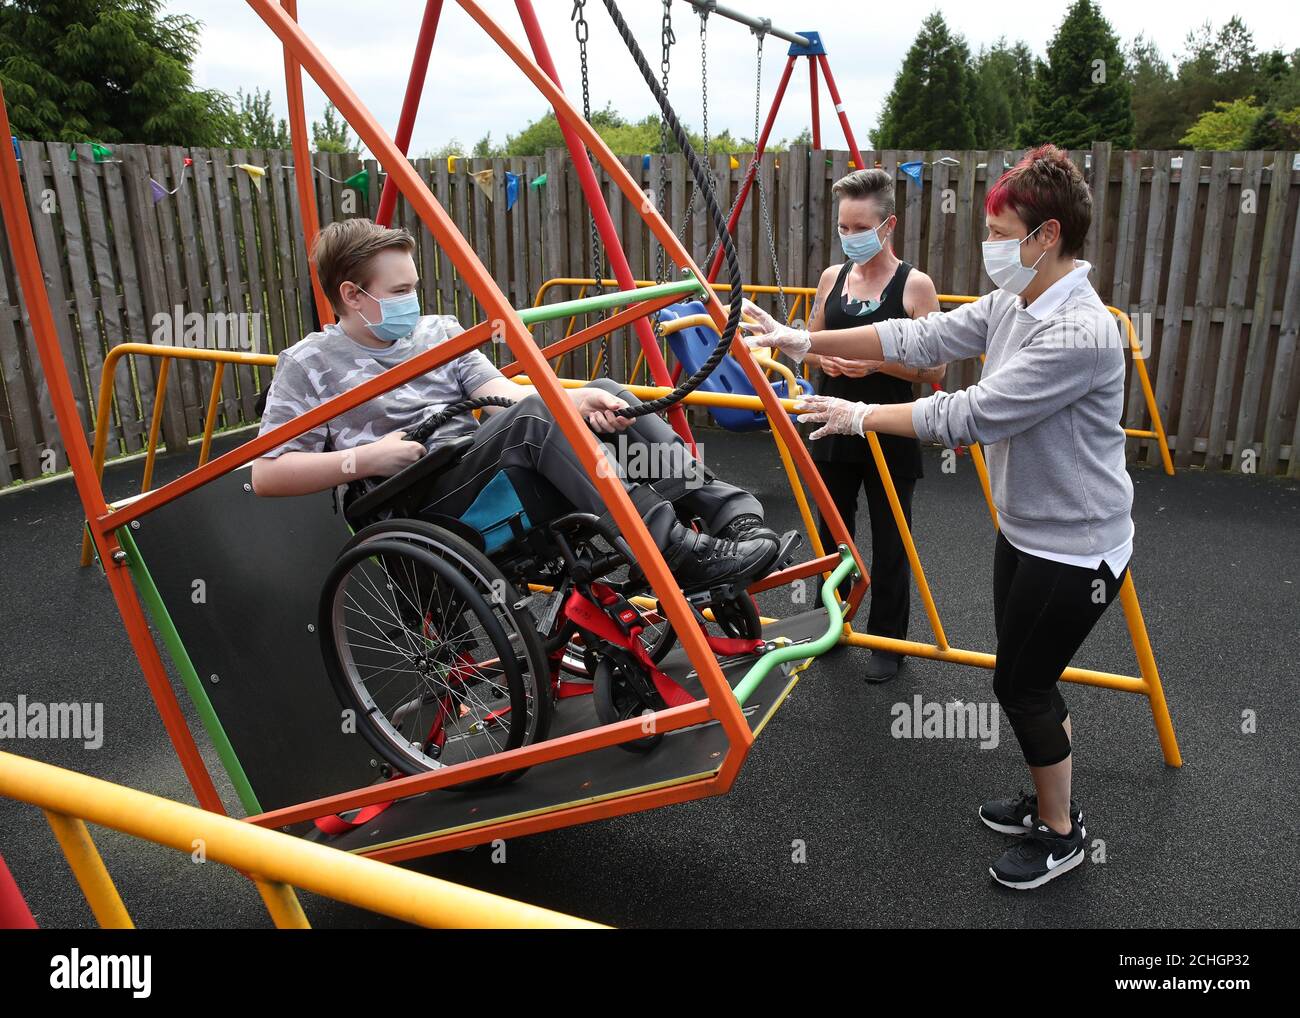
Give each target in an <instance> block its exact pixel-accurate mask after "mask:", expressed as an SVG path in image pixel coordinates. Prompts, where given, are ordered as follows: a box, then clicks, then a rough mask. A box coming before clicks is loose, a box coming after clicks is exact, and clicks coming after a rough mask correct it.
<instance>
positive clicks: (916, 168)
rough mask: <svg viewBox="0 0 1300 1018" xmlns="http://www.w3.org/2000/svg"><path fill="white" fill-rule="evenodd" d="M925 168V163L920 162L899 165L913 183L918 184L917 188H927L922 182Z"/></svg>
mask: <svg viewBox="0 0 1300 1018" xmlns="http://www.w3.org/2000/svg"><path fill="white" fill-rule="evenodd" d="M924 167H925V163H923V162H919V161H918V162H911V163H899V164H898V168H899V169H900V170H902V171H903V172H904V173H905V174H907V176H908V177H910V178H911V179H912V181H913V182H914V183H915V184H916V186H917V187H924V186H925V185H924V184H922V182H921V171H922V169H923V168H924Z"/></svg>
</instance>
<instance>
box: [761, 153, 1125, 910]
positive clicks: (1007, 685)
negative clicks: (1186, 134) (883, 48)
mask: <svg viewBox="0 0 1300 1018" xmlns="http://www.w3.org/2000/svg"><path fill="white" fill-rule="evenodd" d="M1091 220H1092V196H1091V194H1090V193H1089V191H1088V185H1087V183H1086V182H1085V181H1084V179H1083V175H1082V174H1081V173H1080V171H1079V169H1078V167H1077V166H1075V165H1074V163H1072V162H1071V161H1070V159H1069V157H1068V156H1067V155H1066V153H1065V152H1063V151H1061V150H1060V149H1058V148H1056V147H1055V146H1054V145H1043V146H1041V147H1039V148H1037V149H1034V150H1033V151H1031V152H1029V153H1027V154H1026V155H1025V157H1024V158H1023V159H1022V160H1021V161H1020V162H1019V163H1017V164H1016V165H1015V166H1014V167H1013V168H1012V169H1010V170H1008V171H1007V172H1006V173H1005V174H1003V175H1002V177H1001V178H999V179H998V181H997V182H996V183H995V184H993V185H992V186H991V187H990V188H989V191H988V196H987V198H986V199H985V224H986V225H987V227H988V233H989V236H988V239H987V240H986V241H985V242H984V248H983V254H984V268H985V271H986V272H987V273H988V275H989V278H990V279H992V280H993V282H994V284H995V285H996V286H997V287H998V289H996V290H994V291H993V292H991V293H988V294H985V295H984V296H983V297H981V298H980V299H979V300H977V301H975V302H974V303H971V304H964V305H962V306H961V307H959V308H957V309H956V310H954V311H950V312H948V313H946V314H936V315H931V316H929V317H928V318H925V319H922V320H920V321H914V322H910V321H907V320H904V319H895V320H891V321H888V322H881V323H879V324H877V325H868V326H865V327H862V328H857V329H845V330H841V331H838V332H820V333H813V334H812V335H809V333H807V332H804V331H801V330H795V329H790V328H787V327H785V326H781V325H778V324H777V323H776V322H774V321H772V319H771V318H770V317H766V316H764V315H763V313H762V312H761V311H759V310H758V309H756V308H755V309H752V310H751V312H750V313H751V314H752V315H753V316H754V317H755V318H756V319H758V320H759V321H758V323H757V324H756V325H755V326H753V331H755V332H759V333H761V335H760V336H758V338H757V340H756V342H757V343H758V344H759V345H762V346H774V347H779V348H780V349H782V350H785V351H787V352H789V353H790V354H791V355H792V356H796V357H797V356H800V355H802V354H804V353H806V352H808V351H809V350H811V351H812V352H814V353H818V354H824V353H829V354H835V355H838V356H851V357H863V358H883V359H886V360H890V361H898V362H902V363H907V364H915V365H924V364H937V363H940V362H943V361H953V360H960V359H962V358H965V357H975V356H978V355H979V354H982V353H983V354H986V355H987V360H986V362H985V365H984V371H983V375H982V377H981V378H980V380H979V382H977V383H976V384H975V385H972V386H970V387H969V388H967V389H963V390H962V391H960V392H952V393H936V394H935V395H932V396H929V397H927V398H925V399H920V400H917V401H915V402H912V403H902V404H893V405H879V406H873V405H870V404H865V403H861V402H853V401H849V400H844V399H835V398H827V397H820V396H816V397H807V398H806V399H805V401H804V403H805V407H806V410H807V416H806V419H809V420H813V421H818V422H821V423H822V425H823V426H822V428H821V429H820V430H819V431H817V432H815V433H814V434H813V435H812V436H811V437H812V438H813V439H814V440H815V439H818V437H819V436H822V435H831V434H856V435H860V434H863V432H864V429H865V428H871V429H872V430H874V431H877V432H881V433H884V434H891V435H908V436H913V435H914V436H919V437H921V438H925V439H928V440H930V441H938V442H941V443H943V444H944V445H947V446H954V445H957V444H969V443H971V442H981V443H983V444H984V447H985V452H986V455H987V458H988V468H989V480H990V484H991V487H992V495H993V502H994V505H995V507H996V508H997V513H998V523H999V528H1000V529H999V533H998V536H997V539H996V546H995V549H994V561H993V615H994V624H995V627H996V631H997V638H998V639H997V664H996V667H995V669H994V673H993V691H994V693H995V694H996V696H997V698H998V702H999V703H1000V704H1001V707H1002V710H1003V712H1004V713H1005V714H1006V716H1007V718H1008V720H1009V721H1010V722H1011V726H1012V728H1013V730H1014V731H1015V733H1016V739H1017V741H1018V742H1019V743H1020V749H1021V752H1022V753H1023V755H1024V758H1025V763H1026V764H1027V765H1028V767H1029V775H1030V779H1031V781H1032V783H1033V787H1034V791H1033V793H1032V794H1026V793H1025V792H1021V793H1020V794H1019V795H1017V796H1014V797H1010V798H1005V799H992V800H989V801H987V802H985V803H984V804H983V805H982V806H980V807H979V811H978V812H979V817H980V819H981V820H982V821H983V822H984V823H985V824H986V825H987V826H988V827H990V828H992V829H993V830H995V831H998V832H1000V833H1002V834H1009V835H1014V836H1016V837H1018V838H1019V841H1020V843H1019V844H1017V845H1015V846H1013V847H1011V848H1009V849H1007V851H1005V852H1004V853H1003V854H1002V855H1001V857H1000V858H998V859H997V860H996V861H995V862H994V863H993V865H992V866H991V867H990V870H989V872H990V874H991V875H992V876H993V878H994V879H995V880H997V881H998V882H999V883H1001V884H1004V885H1006V886H1008V887H1013V888H1016V889H1028V888H1033V887H1038V886H1040V885H1042V884H1044V883H1046V882H1047V881H1049V880H1053V879H1055V878H1056V877H1058V876H1060V875H1061V874H1063V873H1066V872H1068V871H1069V870H1071V869H1073V868H1074V867H1076V866H1078V865H1079V864H1081V863H1082V862H1084V860H1085V858H1086V855H1085V844H1084V838H1085V836H1086V833H1087V832H1086V831H1085V829H1084V826H1083V813H1082V811H1081V810H1080V808H1079V806H1078V804H1077V803H1075V802H1074V801H1073V800H1072V799H1071V788H1072V769H1071V763H1072V755H1071V754H1072V746H1073V738H1074V733H1073V726H1072V722H1071V719H1070V714H1069V712H1068V711H1067V710H1066V707H1065V701H1064V700H1063V699H1062V697H1061V693H1060V690H1059V689H1058V688H1057V687H1058V680H1059V678H1060V676H1061V672H1062V671H1063V670H1064V669H1065V668H1066V666H1068V665H1069V664H1070V661H1071V659H1072V658H1073V657H1074V655H1075V653H1076V652H1077V651H1078V649H1079V647H1080V646H1082V644H1083V641H1084V639H1085V638H1086V637H1087V635H1088V633H1089V632H1091V631H1092V629H1093V627H1094V626H1095V625H1096V623H1097V621H1098V619H1100V617H1101V615H1102V613H1103V612H1104V611H1105V610H1106V607H1107V606H1108V605H1109V604H1110V603H1111V601H1113V600H1114V599H1115V597H1116V595H1117V594H1118V593H1119V590H1120V585H1121V583H1122V582H1123V578H1124V575H1125V573H1126V572H1127V570H1128V564H1129V559H1130V557H1131V556H1132V552H1133V520H1132V515H1131V509H1132V504H1133V484H1132V481H1131V479H1130V478H1129V476H1128V471H1127V469H1126V466H1125V459H1124V431H1123V426H1122V424H1121V420H1120V417H1121V413H1122V411H1123V406H1124V371H1125V361H1124V356H1125V355H1124V350H1125V345H1126V344H1125V343H1124V338H1123V336H1122V335H1121V334H1120V331H1119V328H1118V326H1117V323H1116V321H1115V318H1114V317H1113V316H1112V315H1111V314H1110V312H1109V311H1107V310H1106V306H1105V304H1103V303H1102V300H1101V298H1100V297H1098V296H1097V292H1096V290H1094V289H1093V287H1092V284H1091V283H1090V282H1089V280H1088V273H1089V271H1090V270H1091V268H1092V267H1091V266H1090V265H1089V264H1088V263H1087V262H1084V261H1078V260H1076V258H1075V256H1076V255H1078V254H1079V253H1080V252H1081V251H1082V250H1083V245H1084V241H1085V239H1086V237H1087V234H1088V227H1089V224H1090V223H1091ZM801 419H804V418H801Z"/></svg>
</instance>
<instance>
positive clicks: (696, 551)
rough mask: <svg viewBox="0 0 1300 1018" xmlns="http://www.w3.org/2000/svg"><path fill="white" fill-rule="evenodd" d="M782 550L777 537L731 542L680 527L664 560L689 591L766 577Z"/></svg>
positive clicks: (670, 540)
mask: <svg viewBox="0 0 1300 1018" xmlns="http://www.w3.org/2000/svg"><path fill="white" fill-rule="evenodd" d="M779 550H780V549H779V546H778V543H777V541H776V539H775V538H764V537H758V538H745V539H744V540H740V541H736V540H727V539H725V538H718V537H711V536H710V535H708V534H701V533H697V532H696V531H693V530H687V529H686V528H685V527H681V526H679V527H677V528H675V529H674V531H673V536H672V537H671V538H670V539H669V547H668V548H666V549H664V557H665V559H666V560H667V562H668V568H669V569H671V570H672V572H673V575H674V576H675V577H676V578H677V582H678V583H680V584H681V586H682V589H683V590H688V589H695V588H699V587H714V586H718V585H720V584H724V583H734V582H736V581H749V580H755V579H758V578H759V577H760V576H766V575H767V572H768V570H769V569H770V568H771V566H772V563H773V562H774V561H775V560H776V556H777V552H778V551H779Z"/></svg>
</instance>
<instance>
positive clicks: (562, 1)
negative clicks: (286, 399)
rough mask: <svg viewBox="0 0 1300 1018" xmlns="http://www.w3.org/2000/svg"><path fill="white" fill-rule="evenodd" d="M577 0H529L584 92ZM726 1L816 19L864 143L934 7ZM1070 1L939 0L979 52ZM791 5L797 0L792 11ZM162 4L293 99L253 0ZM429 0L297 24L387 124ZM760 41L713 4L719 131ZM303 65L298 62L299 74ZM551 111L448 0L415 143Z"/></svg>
mask: <svg viewBox="0 0 1300 1018" xmlns="http://www.w3.org/2000/svg"><path fill="white" fill-rule="evenodd" d="M482 5H483V7H484V8H485V9H486V10H488V11H489V12H491V13H492V14H493V15H494V16H495V17H496V18H497V20H498V22H499V23H500V24H502V25H503V26H504V27H505V28H506V30H507V31H508V32H509V33H510V34H511V36H512V37H514V38H515V39H516V40H518V41H519V42H520V43H521V44H522V43H524V35H523V29H522V27H521V26H520V23H519V17H518V14H517V12H516V9H515V5H514V3H513V2H512V0H483V2H482ZM572 6H573V5H572V0H535V7H536V9H537V12H538V16H539V18H540V19H541V22H542V27H543V29H544V30H545V31H546V33H547V37H548V41H549V44H550V47H551V52H552V55H553V56H554V58H555V62H556V65H557V67H558V68H559V73H560V78H561V83H562V84H563V85H564V87H565V90H566V91H567V92H568V93H569V94H570V96H572V97H574V99H575V101H576V100H577V99H578V98H579V97H580V92H579V87H578V86H579V77H578V50H577V43H576V42H575V41H574V34H573V26H572V24H571V23H570V21H569V14H570V12H571V10H572ZM620 6H621V9H622V10H623V13H624V16H625V17H626V19H627V20H628V22H629V24H630V25H631V27H632V28H633V30H634V31H635V32H636V34H637V38H638V40H639V41H640V43H641V46H642V48H643V49H644V50H645V51H646V54H647V56H648V57H649V58H650V60H651V62H652V64H654V65H656V66H657V64H658V53H659V20H660V16H661V12H662V7H661V4H660V3H658V2H656V0H622V3H621V5H620ZM726 6H730V7H732V8H735V9H738V10H744V11H746V12H748V13H752V14H754V15H755V16H766V17H771V18H772V19H773V21H774V22H775V23H776V24H777V25H778V26H779V27H781V28H785V29H788V30H792V31H800V30H803V29H815V30H817V31H820V32H821V33H822V37H823V39H824V40H825V42H826V47H827V52H828V56H829V60H830V64H831V69H832V71H833V73H834V75H835V78H836V81H837V83H838V85H839V87H840V91H841V93H842V96H843V99H844V104H845V107H846V109H847V111H848V113H849V117H850V121H851V123H852V126H853V129H854V132H855V134H856V135H857V138H858V141H859V143H860V144H862V145H864V146H865V145H867V144H869V142H868V139H867V132H868V130H869V129H870V128H872V127H874V126H875V124H876V120H877V117H878V115H879V111H880V108H881V104H882V103H883V101H884V99H885V96H886V94H887V93H888V91H889V89H890V87H891V85H892V84H893V80H894V75H895V73H896V72H897V70H898V67H899V65H900V63H901V61H902V59H903V57H904V55H905V54H906V52H907V49H908V47H909V46H910V45H911V43H912V41H913V39H914V38H915V36H916V33H917V31H918V29H919V28H920V24H921V21H922V20H923V19H924V17H925V16H926V14H927V13H928V11H929V10H930V9H932V8H929V7H926V6H922V5H919V4H907V3H901V4H882V5H872V6H871V7H870V9H869V11H870V13H869V14H867V13H863V14H861V15H855V14H853V13H851V12H853V11H855V10H862V11H864V12H865V11H867V10H868V8H867V6H866V5H861V6H859V5H850V4H845V3H837V2H832V0H802V2H800V3H799V4H797V5H796V4H783V3H779V2H777V0H729V2H728V3H727V4H726ZM1068 6H1069V5H1068V2H1067V0H1039V2H1035V3H1020V4H991V3H967V2H964V3H959V4H958V3H949V4H946V5H944V6H943V8H942V9H943V11H944V16H945V18H946V19H947V21H948V24H949V26H950V27H951V28H952V29H953V30H954V31H957V32H960V33H962V34H963V35H965V37H966V40H967V42H968V43H969V44H970V46H971V48H972V50H978V48H979V46H980V45H981V44H989V43H992V42H993V41H995V40H996V39H997V37H998V36H999V35H1006V36H1007V37H1008V38H1009V39H1011V40H1012V41H1014V40H1017V39H1020V40H1024V41H1025V42H1026V43H1028V44H1029V46H1030V48H1031V49H1032V50H1033V51H1034V52H1035V53H1036V54H1039V55H1042V54H1043V53H1044V51H1045V49H1046V46H1047V43H1048V41H1049V40H1050V39H1051V37H1052V35H1053V33H1054V32H1055V30H1056V27H1057V25H1058V24H1059V23H1060V21H1061V19H1062V17H1063V16H1064V13H1065V11H1066V10H1067V8H1068ZM1101 7H1102V10H1103V12H1104V13H1105V15H1106V17H1107V18H1108V19H1109V20H1110V23H1111V25H1112V26H1113V27H1114V29H1115V30H1116V32H1117V33H1118V34H1119V35H1120V37H1121V39H1122V40H1124V41H1125V42H1127V41H1128V40H1129V39H1131V38H1132V37H1134V36H1135V35H1137V34H1138V33H1140V32H1145V33H1146V34H1147V35H1148V36H1149V37H1152V38H1154V39H1155V41H1156V42H1157V44H1158V45H1159V46H1160V48H1161V51H1162V52H1163V53H1164V54H1165V56H1166V57H1169V56H1171V55H1173V54H1174V53H1176V52H1177V51H1179V50H1180V49H1181V48H1182V42H1183V39H1184V37H1185V36H1186V34H1187V32H1188V31H1190V30H1191V29H1192V28H1194V27H1195V26H1197V25H1198V24H1200V23H1202V22H1204V21H1206V20H1209V21H1211V22H1212V23H1213V24H1214V26H1215V27H1216V28H1217V27H1218V26H1219V25H1221V24H1222V22H1223V20H1224V19H1225V18H1226V17H1227V16H1228V12H1230V8H1227V7H1225V6H1224V5H1223V4H1222V3H1221V2H1219V0H1143V2H1136V3H1135V2H1132V0H1127V2H1122V0H1101ZM796 8H797V10H796ZM167 9H168V11H169V12H181V13H185V14H190V15H193V16H194V17H197V18H199V19H200V20H201V21H202V22H203V23H204V27H203V36H202V44H201V50H202V51H201V54H200V55H199V57H198V58H197V60H196V66H195V71H196V77H197V80H198V82H199V84H200V85H202V86H204V87H214V88H220V89H222V90H224V91H228V92H231V93H232V94H233V93H234V91H235V90H236V88H239V87H243V88H244V89H245V90H250V89H252V88H254V87H261V88H266V89H270V91H271V95H272V100H273V102H274V104H275V106H276V108H277V110H279V112H280V113H281V114H283V113H284V112H285V109H286V107H285V93H284V70H283V64H282V61H281V50H280V46H279V43H278V41H277V40H276V39H275V37H274V36H273V35H272V33H271V32H270V30H269V29H268V28H266V27H265V26H264V25H263V24H262V21H261V19H260V18H258V17H257V15H256V14H254V13H253V11H252V9H251V8H250V7H248V6H247V5H246V4H244V3H240V2H238V0H168V3H167ZM423 9H424V3H423V0H371V2H370V3H357V2H356V0H299V16H300V19H301V22H302V25H303V27H304V28H305V29H306V30H307V32H308V34H309V35H310V36H311V37H312V38H313V40H314V41H315V42H316V44H317V45H318V46H320V48H321V50H322V51H323V52H324V54H325V55H326V57H327V58H328V59H329V60H330V61H331V62H332V63H333V64H334V66H335V67H336V68H337V69H338V70H339V71H341V72H342V73H343V75H344V76H345V77H346V78H347V80H348V82H349V83H350V84H351V86H352V88H353V89H355V90H356V92H357V93H358V94H359V95H360V97H361V99H362V101H363V102H365V103H366V104H367V105H368V106H369V107H370V109H371V111H372V112H373V113H374V114H376V116H377V117H378V119H379V121H380V122H381V123H383V124H385V125H389V126H390V128H391V125H394V124H395V123H396V120H397V115H398V112H399V111H400V108H401V102H402V95H403V92H404V90H405V87H406V75H407V70H408V68H409V67H410V61H411V55H412V51H413V49H414V45H415V36H416V32H417V30H418V27H419V24H420V18H421V14H422V12H423ZM587 11H588V14H587V18H588V21H589V22H590V23H591V43H590V51H591V65H592V66H591V93H592V102H593V104H594V105H595V106H597V107H599V106H603V105H604V104H605V103H606V102H607V101H609V102H612V103H613V105H614V107H615V108H616V109H617V110H619V111H620V112H621V113H622V114H623V115H625V116H627V117H629V118H631V119H636V118H639V117H641V116H644V115H645V114H647V113H649V112H651V111H652V110H653V109H654V102H653V98H652V97H651V95H650V92H649V90H648V89H647V88H646V86H645V83H644V82H643V81H642V80H641V78H640V75H639V74H638V73H637V71H636V68H635V67H634V66H633V65H632V63H631V60H630V58H629V57H628V54H627V52H626V50H625V48H624V46H623V43H622V40H621V39H619V37H618V36H617V34H616V33H615V32H614V29H613V27H612V25H611V24H610V21H609V17H608V15H607V14H606V12H605V9H604V4H603V3H602V2H601V0H588V3H587ZM1243 16H1244V18H1245V20H1246V23H1247V25H1248V26H1249V27H1250V28H1251V29H1252V31H1253V32H1254V34H1255V42H1256V44H1257V46H1258V47H1259V48H1260V49H1261V50H1264V49H1272V48H1273V47H1281V48H1282V49H1284V50H1288V51H1289V50H1291V49H1293V48H1295V47H1296V46H1300V4H1278V5H1266V6H1263V7H1252V8H1250V9H1249V10H1248V11H1247V12H1246V13H1245V14H1244V15H1243ZM673 20H674V27H675V29H676V33H677V45H676V46H675V47H674V48H673V73H672V77H671V81H670V86H669V94H670V98H671V99H672V100H673V103H674V106H675V107H676V108H677V110H678V113H679V114H680V115H681V116H682V118H683V119H684V120H685V121H686V122H687V123H688V124H689V125H690V126H691V127H692V128H694V129H696V130H698V129H699V127H700V119H701V118H700V59H699V19H698V18H697V17H696V15H695V14H694V12H693V11H692V10H691V9H690V7H689V6H688V5H687V4H685V3H683V2H681V0H678V2H675V3H674V4H673ZM786 49H787V44H786V43H783V42H781V41H780V40H777V39H769V40H768V41H767V44H766V47H765V50H764V53H765V56H764V65H763V85H764V87H763V109H764V113H766V109H767V105H768V103H769V102H770V101H771V98H772V95H773V92H774V90H775V87H776V83H777V80H778V78H779V76H780V73H781V68H782V66H783V65H784V63H785V53H786ZM754 55H755V40H754V37H753V36H752V35H750V33H749V31H748V30H747V29H746V28H745V27H744V26H742V25H739V24H736V23H734V22H729V21H724V20H722V19H720V18H710V20H709V96H710V101H709V125H710V129H711V130H712V131H714V132H715V133H716V132H717V131H719V130H722V129H724V128H730V129H731V132H732V134H733V135H734V136H736V137H738V138H739V137H750V136H752V134H753V130H754ZM799 71H800V73H799V74H797V75H796V77H795V78H794V79H793V80H792V83H791V86H790V90H789V92H788V93H787V96H786V100H785V103H784V105H783V108H782V112H781V115H780V117H779V118H778V120H777V123H776V128H775V136H776V137H777V138H782V137H790V136H793V135H795V134H797V133H798V132H799V131H800V130H802V129H803V128H804V127H806V126H807V125H808V122H809V103H808V78H807V72H806V70H804V67H803V66H802V65H801V66H800V67H799ZM304 77H305V76H304ZM305 94H306V105H307V116H308V118H309V119H313V118H319V116H320V114H321V112H322V110H323V109H324V106H325V98H324V95H323V93H321V91H320V90H319V89H317V88H316V87H315V85H314V83H313V82H311V80H310V79H309V78H305ZM545 110H546V104H545V101H544V100H543V99H542V98H541V96H540V94H539V93H538V92H537V91H536V90H535V89H534V88H533V87H532V86H531V85H530V84H529V83H528V82H527V80H526V79H524V77H523V76H522V74H521V73H520V72H519V71H518V70H517V69H516V68H515V67H514V65H513V64H511V63H510V61H509V60H508V58H507V57H506V56H505V55H504V54H503V53H502V52H501V51H500V50H498V49H497V48H496V47H495V46H494V45H493V44H492V42H491V40H490V39H488V38H487V36H486V35H485V34H484V33H483V32H482V30H481V29H480V28H479V27H478V25H477V24H475V23H474V22H473V21H472V20H471V19H470V17H469V16H468V15H467V14H466V13H465V12H464V11H463V10H461V8H460V7H459V5H458V4H457V3H456V2H455V0H446V3H445V6H444V11H443V16H442V21H441V24H440V25H439V29H438V35H437V39H436V41H435V43H434V47H433V59H432V61H431V63H430V67H429V75H428V79H427V82H426V87H425V92H424V97H423V100H422V103H421V109H420V116H419V119H418V121H417V124H416V129H415V133H414V137H413V139H412V143H411V152H412V153H413V154H419V153H422V152H425V151H428V150H430V149H434V148H438V147H440V146H441V145H442V144H443V143H444V142H446V141H448V140H449V139H451V138H457V139H459V140H460V141H461V142H462V143H463V144H464V146H465V147H466V148H468V147H469V146H471V145H472V144H473V143H474V142H475V141H476V140H477V139H478V138H480V137H481V136H482V135H483V134H484V133H485V132H487V131H491V132H492V137H493V139H494V140H495V141H498V142H500V141H503V140H504V139H505V137H506V135H507V134H510V133H514V132H517V131H519V130H520V129H521V128H522V127H524V126H525V125H526V124H527V123H528V122H529V121H530V120H533V119H535V118H537V117H538V116H540V115H541V114H542V113H543V112H544V111H545ZM834 116H835V115H834V111H833V110H832V109H831V106H830V104H829V101H828V99H827V96H826V93H825V90H824V89H823V90H822V131H823V140H824V143H825V144H826V145H827V146H828V147H836V146H839V145H841V144H842V138H841V135H840V133H839V129H838V126H837V124H836V123H835V119H834Z"/></svg>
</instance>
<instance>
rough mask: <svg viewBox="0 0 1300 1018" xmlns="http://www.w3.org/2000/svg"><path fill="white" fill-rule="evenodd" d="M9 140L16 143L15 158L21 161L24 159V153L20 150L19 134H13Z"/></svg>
mask: <svg viewBox="0 0 1300 1018" xmlns="http://www.w3.org/2000/svg"><path fill="white" fill-rule="evenodd" d="M9 140H10V141H12V142H13V143H14V158H15V159H17V160H18V161H19V162H20V163H21V162H22V161H23V154H22V152H20V151H19V150H18V135H16V134H11V135H10V136H9Z"/></svg>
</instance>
